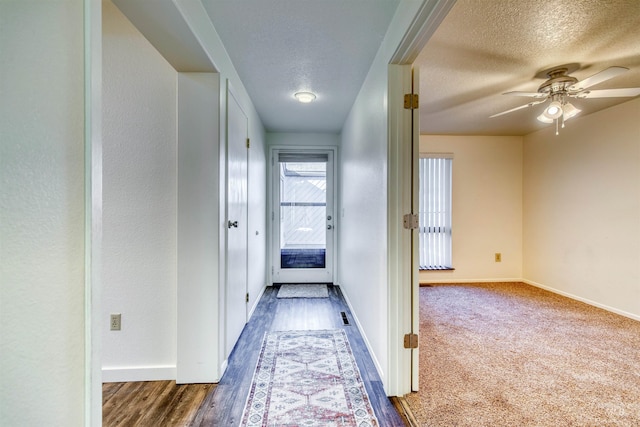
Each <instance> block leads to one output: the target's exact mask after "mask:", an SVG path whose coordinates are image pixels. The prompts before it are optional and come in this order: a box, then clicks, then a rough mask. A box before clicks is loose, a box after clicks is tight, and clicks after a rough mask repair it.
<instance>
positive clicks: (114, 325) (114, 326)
mask: <svg viewBox="0 0 640 427" xmlns="http://www.w3.org/2000/svg"><path fill="white" fill-rule="evenodd" d="M110 326H111V327H110V329H111V330H112V331H119V330H120V329H121V328H122V315H121V314H120V313H114V314H112V315H111V323H110Z"/></svg>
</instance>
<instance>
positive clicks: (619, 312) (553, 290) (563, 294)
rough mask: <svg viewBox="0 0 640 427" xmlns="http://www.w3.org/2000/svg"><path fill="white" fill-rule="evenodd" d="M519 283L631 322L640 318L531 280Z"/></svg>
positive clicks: (523, 280)
mask: <svg viewBox="0 0 640 427" xmlns="http://www.w3.org/2000/svg"><path fill="white" fill-rule="evenodd" d="M521 282H523V283H526V284H527V285H531V286H535V287H536V288H540V289H544V290H546V291H549V292H553V293H554V294H558V295H562V296H564V297H567V298H571V299H574V300H576V301H580V302H583V303H585V304H589V305H592V306H594V307H598V308H601V309H603V310H607V311H610V312H612V313H615V314H619V315H620V316H624V317H628V318H630V319H633V320H638V321H640V316H638V315H636V314H633V313H629V312H628V311H624V310H620V309H617V308H615V307H611V306H608V305H605V304H600V303H599V302H596V301H593V300H590V299H587V298H582V297H579V296H577V295H574V294H570V293H569V292H564V291H561V290H558V289H555V288H552V287H550V286H545V285H543V284H541V283H537V282H534V281H532V280H526V279H522V280H521Z"/></svg>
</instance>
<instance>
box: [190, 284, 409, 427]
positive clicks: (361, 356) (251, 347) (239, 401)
mask: <svg viewBox="0 0 640 427" xmlns="http://www.w3.org/2000/svg"><path fill="white" fill-rule="evenodd" d="M278 289H279V287H278V286H277V285H276V286H273V287H268V288H267V289H266V291H265V293H264V295H263V296H262V298H261V300H260V303H259V304H258V307H257V308H256V311H255V313H254V315H253V317H252V318H251V320H250V321H249V323H248V324H247V326H246V327H245V329H244V331H243V332H242V335H241V336H240V339H239V340H238V343H237V344H236V346H235V348H234V350H233V352H232V353H231V356H230V357H229V363H228V366H227V370H226V372H225V374H224V375H223V377H222V378H221V380H220V383H219V384H218V387H217V388H216V390H215V391H214V392H213V393H211V394H210V395H209V396H208V397H207V399H206V401H205V402H204V404H203V407H202V408H201V410H200V411H199V412H198V415H197V416H196V418H195V420H194V423H193V425H197V426H211V425H215V426H217V425H229V426H237V425H239V422H240V419H241V417H242V411H243V409H244V404H245V401H246V398H247V394H248V392H249V387H250V384H251V379H252V377H253V371H254V368H255V365H256V362H257V360H258V353H259V351H260V346H261V344H262V338H263V336H264V333H265V332H267V331H286V330H305V329H307V330H312V329H344V331H345V333H346V334H347V337H348V338H349V343H350V344H351V348H352V350H353V354H354V357H355V359H356V362H357V364H358V368H359V369H360V374H361V376H362V380H363V382H364V385H365V388H366V390H367V393H368V394H369V399H370V401H371V405H372V407H373V409H374V411H375V413H376V416H377V417H378V420H379V421H380V425H381V426H393V427H395V426H404V425H405V423H404V422H403V421H402V419H401V418H400V416H399V415H398V413H397V412H396V410H395V408H394V406H393V405H392V403H391V402H390V400H389V398H388V397H387V396H386V394H385V392H384V389H383V386H382V381H381V380H380V378H379V376H378V373H377V370H376V368H375V365H374V363H373V360H372V359H371V356H370V355H369V352H368V351H367V348H366V346H365V343H364V340H363V339H362V336H361V335H360V332H359V331H358V328H357V326H356V325H355V323H354V322H353V318H352V316H351V312H350V311H349V308H348V306H347V305H346V303H345V301H344V298H343V297H342V293H341V292H340V288H338V287H336V286H331V285H330V286H329V298H291V299H278V298H276V295H277V292H278ZM342 312H344V313H345V315H346V318H347V320H348V321H349V324H348V325H345V324H344V322H343V317H342Z"/></svg>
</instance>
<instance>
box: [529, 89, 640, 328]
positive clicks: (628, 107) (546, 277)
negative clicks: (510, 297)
mask: <svg viewBox="0 0 640 427" xmlns="http://www.w3.org/2000/svg"><path fill="white" fill-rule="evenodd" d="M639 118H640V99H635V100H631V101H628V102H625V103H623V104H621V105H618V106H615V107H612V108H609V109H606V110H603V111H600V112H598V113H593V114H590V115H588V116H584V117H576V118H575V119H572V120H571V121H570V122H568V123H567V127H566V128H565V129H561V131H560V135H558V136H556V135H555V134H554V129H553V128H552V127H551V126H550V127H548V128H546V129H543V130H541V131H538V132H535V133H532V134H530V135H527V136H526V137H525V138H524V251H523V252H524V253H523V255H524V265H523V276H524V277H525V278H526V279H527V280H528V281H530V283H533V284H537V285H540V286H543V287H548V288H550V289H553V290H555V291H558V292H561V293H565V294H568V295H570V296H573V297H576V298H578V299H583V300H586V301H587V302H590V303H592V304H595V305H600V306H603V307H605V308H608V309H610V310H613V311H617V312H619V313H622V314H625V315H628V316H631V317H635V318H636V319H640V121H639Z"/></svg>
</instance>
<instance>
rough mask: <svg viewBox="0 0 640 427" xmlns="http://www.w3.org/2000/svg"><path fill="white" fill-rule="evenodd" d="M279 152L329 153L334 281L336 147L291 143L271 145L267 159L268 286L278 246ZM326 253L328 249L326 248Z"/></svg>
mask: <svg viewBox="0 0 640 427" xmlns="http://www.w3.org/2000/svg"><path fill="white" fill-rule="evenodd" d="M280 152H290V153H305V152H306V153H329V154H330V157H331V158H332V162H333V165H332V169H333V173H332V179H333V196H332V197H331V201H332V204H333V213H331V216H332V217H333V220H332V226H333V233H334V234H333V242H332V248H331V265H332V271H331V281H332V282H335V280H336V278H337V277H338V234H337V233H336V229H337V227H339V226H340V224H338V215H337V213H338V191H337V190H338V167H337V165H338V147H336V146H317V145H309V146H292V145H273V146H271V147H269V159H268V161H267V223H268V224H269V225H268V226H267V245H268V250H267V269H268V271H267V283H268V285H269V286H272V285H273V284H274V283H279V282H274V272H275V268H276V267H275V266H276V262H277V256H278V254H276V250H275V248H276V247H277V246H279V239H278V237H279V236H278V235H276V233H275V220H276V211H277V210H278V209H277V206H275V196H276V189H275V179H274V174H275V168H276V163H278V162H277V161H276V157H277V154H278V153H280ZM327 253H329V251H328V250H327Z"/></svg>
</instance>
